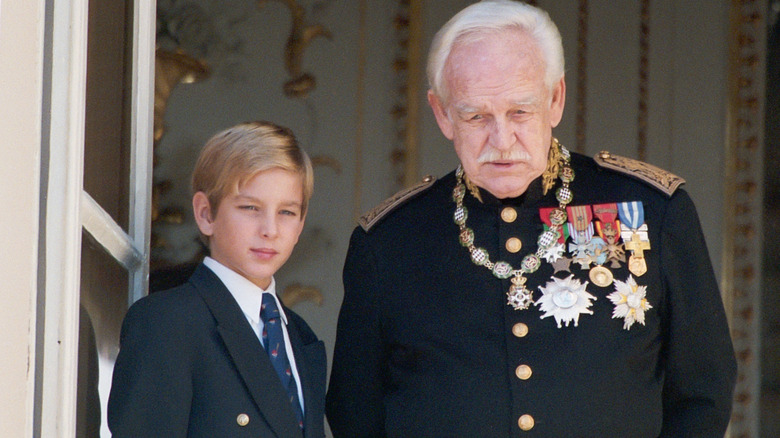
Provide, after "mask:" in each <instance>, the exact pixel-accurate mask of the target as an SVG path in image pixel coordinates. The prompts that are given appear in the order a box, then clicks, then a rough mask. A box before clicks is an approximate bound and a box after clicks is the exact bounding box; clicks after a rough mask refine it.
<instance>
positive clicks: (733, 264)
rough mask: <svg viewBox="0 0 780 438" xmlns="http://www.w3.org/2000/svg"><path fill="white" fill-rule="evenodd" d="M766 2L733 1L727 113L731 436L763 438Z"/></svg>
mask: <svg viewBox="0 0 780 438" xmlns="http://www.w3.org/2000/svg"><path fill="white" fill-rule="evenodd" d="M765 7H766V2H759V1H756V0H732V1H731V7H730V11H729V20H730V24H729V40H730V41H729V53H730V56H729V71H728V80H727V83H728V84H729V90H728V103H727V108H726V113H727V120H726V129H727V136H726V145H725V157H724V158H725V177H724V201H723V212H724V214H723V220H724V222H723V230H722V233H721V235H722V236H723V253H722V257H723V258H722V261H723V266H722V271H721V286H722V293H723V301H724V306H725V307H726V313H727V315H728V317H729V325H730V327H731V337H732V341H733V342H734V350H735V352H736V355H737V363H738V370H739V371H738V373H739V374H738V376H737V386H736V389H735V391H734V405H733V408H732V415H731V423H730V425H729V431H728V432H727V436H757V435H758V432H759V398H760V378H761V376H760V370H759V367H760V365H759V362H760V361H759V357H760V352H759V351H758V349H757V347H758V346H759V345H760V341H759V339H760V318H759V314H760V307H759V306H760V299H761V290H760V277H761V240H760V236H761V233H759V232H756V231H757V230H760V229H761V218H762V216H763V211H762V210H763V209H762V199H763V193H762V192H763V181H762V179H763V175H762V174H761V172H762V171H763V167H762V166H758V165H756V166H739V165H738V163H740V162H747V163H756V164H758V163H761V162H762V155H763V154H762V152H763V143H764V138H763V135H764V133H763V128H764V127H763V125H764V123H763V121H764V115H763V114H764V107H763V99H764V95H763V83H764V81H765V79H764V74H763V72H764V71H765V56H766V51H765V50H764V47H765V41H766V31H765V29H766V27H765V22H766V17H765V11H766V10H765Z"/></svg>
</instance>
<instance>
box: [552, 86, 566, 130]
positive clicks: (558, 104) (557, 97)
mask: <svg viewBox="0 0 780 438" xmlns="http://www.w3.org/2000/svg"><path fill="white" fill-rule="evenodd" d="M565 103H566V81H565V80H564V78H561V80H560V81H559V82H558V83H557V84H555V86H554V87H553V89H552V99H550V125H552V126H551V128H555V127H556V126H558V123H561V118H562V117H563V106H564V104H565Z"/></svg>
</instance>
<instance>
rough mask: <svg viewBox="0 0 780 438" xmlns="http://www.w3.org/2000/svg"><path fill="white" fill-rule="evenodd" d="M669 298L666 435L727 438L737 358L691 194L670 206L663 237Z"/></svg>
mask: <svg viewBox="0 0 780 438" xmlns="http://www.w3.org/2000/svg"><path fill="white" fill-rule="evenodd" d="M661 240H662V242H661V251H662V252H661V260H662V262H661V263H662V270H663V272H662V275H663V279H664V281H665V282H666V288H667V294H666V302H665V304H664V307H665V311H666V316H667V318H666V324H665V326H664V331H665V335H664V336H665V347H664V352H663V354H664V357H663V358H662V364H663V366H664V378H665V380H664V389H663V430H662V434H661V436H663V437H686V436H696V437H705V436H706V437H722V436H723V435H724V433H725V431H726V427H727V426H728V422H729V417H730V412H731V404H732V394H733V391H734V385H735V381H736V380H735V379H736V360H735V357H734V350H733V346H732V343H731V337H730V334H729V328H728V323H727V320H726V315H725V312H724V309H723V302H722V300H721V296H720V292H719V289H718V284H717V282H716V280H715V274H714V272H713V269H712V264H711V262H710V258H709V255H708V253H707V247H706V244H705V241H704V236H703V234H702V231H701V226H700V225H699V219H698V215H697V213H696V209H695V207H694V205H693V202H692V201H691V199H690V198H689V197H688V195H687V194H686V193H685V192H683V191H679V192H678V193H676V194H675V196H674V197H673V198H672V199H671V201H670V202H669V205H668V208H667V210H666V214H665V218H664V223H663V229H662V236H661Z"/></svg>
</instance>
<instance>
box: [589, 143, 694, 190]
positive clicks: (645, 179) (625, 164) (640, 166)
mask: <svg viewBox="0 0 780 438" xmlns="http://www.w3.org/2000/svg"><path fill="white" fill-rule="evenodd" d="M583 158H584V157H583ZM587 160H590V159H589V158H588V159H587ZM592 162H593V163H594V164H595V165H596V166H598V168H600V169H606V170H608V171H612V172H615V173H617V174H620V175H624V176H627V177H630V178H632V179H634V180H636V181H640V182H642V183H644V184H646V185H649V186H651V187H653V188H655V189H656V190H657V191H660V192H661V193H663V194H665V195H666V196H667V197H671V196H672V195H673V194H674V192H675V191H676V190H677V189H678V188H679V187H680V186H681V185H682V184H684V183H685V180H684V179H683V178H681V177H679V176H677V175H675V174H673V173H671V172H669V171H667V170H664V169H661V168H659V167H656V166H654V165H652V164H649V163H645V162H643V161H639V160H636V159H633V158H628V157H623V156H620V155H615V154H612V153H610V152H608V151H601V152H599V153H598V154H596V156H594V157H593V159H592Z"/></svg>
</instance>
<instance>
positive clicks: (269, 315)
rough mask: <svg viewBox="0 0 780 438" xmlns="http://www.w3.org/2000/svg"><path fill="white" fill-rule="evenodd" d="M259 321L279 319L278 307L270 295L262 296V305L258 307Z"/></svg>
mask: <svg viewBox="0 0 780 438" xmlns="http://www.w3.org/2000/svg"><path fill="white" fill-rule="evenodd" d="M260 319H262V320H263V322H267V321H269V320H271V319H279V307H277V306H276V300H275V299H274V297H273V296H272V295H271V294H263V304H262V306H260Z"/></svg>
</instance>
